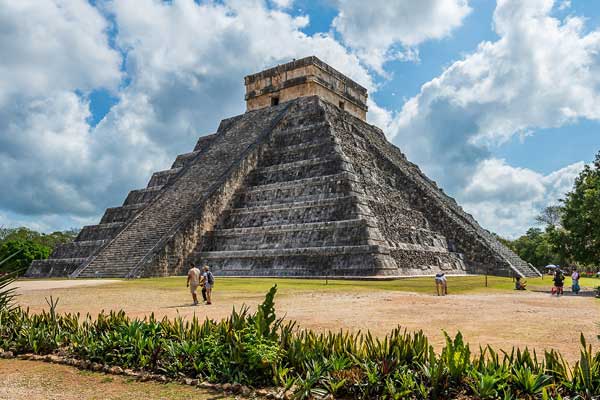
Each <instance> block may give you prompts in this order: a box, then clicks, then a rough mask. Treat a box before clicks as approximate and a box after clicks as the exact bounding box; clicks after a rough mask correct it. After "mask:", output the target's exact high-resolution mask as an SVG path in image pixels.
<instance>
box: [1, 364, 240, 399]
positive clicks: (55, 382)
mask: <svg viewBox="0 0 600 400" xmlns="http://www.w3.org/2000/svg"><path fill="white" fill-rule="evenodd" d="M0 376H1V377H2V379H0V399H2V400H4V399H6V400H83V399H86V400H88V399H89V400H91V399H98V400H100V399H122V400H129V399H149V400H158V399H174V400H183V399H190V400H191V399H194V400H209V399H210V400H212V399H229V397H225V396H223V395H216V394H211V393H208V392H206V391H202V390H200V389H195V388H191V387H189V386H184V385H180V384H167V385H164V384H159V383H154V382H144V383H142V382H135V381H132V380H131V379H129V378H126V377H122V376H115V375H105V374H101V373H93V372H88V371H79V370H77V369H75V368H71V367H67V366H64V365H56V364H48V363H44V362H33V361H21V360H0Z"/></svg>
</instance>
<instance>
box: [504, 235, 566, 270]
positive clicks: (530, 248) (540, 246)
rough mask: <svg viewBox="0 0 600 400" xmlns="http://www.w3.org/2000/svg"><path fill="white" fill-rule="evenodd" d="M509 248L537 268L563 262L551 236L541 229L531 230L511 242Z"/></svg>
mask: <svg viewBox="0 0 600 400" xmlns="http://www.w3.org/2000/svg"><path fill="white" fill-rule="evenodd" d="M508 247H510V248H511V250H513V251H514V252H515V253H517V254H518V255H519V257H521V258H522V259H523V260H525V261H527V262H529V263H531V264H533V265H534V266H536V267H543V266H546V265H548V264H557V263H560V262H561V256H560V254H558V253H557V252H556V251H554V247H553V244H552V242H551V241H550V236H549V234H548V233H547V232H543V231H542V230H541V229H539V228H530V229H529V230H528V231H527V233H525V235H523V236H521V237H520V238H518V239H516V240H513V241H511V242H509V243H508Z"/></svg>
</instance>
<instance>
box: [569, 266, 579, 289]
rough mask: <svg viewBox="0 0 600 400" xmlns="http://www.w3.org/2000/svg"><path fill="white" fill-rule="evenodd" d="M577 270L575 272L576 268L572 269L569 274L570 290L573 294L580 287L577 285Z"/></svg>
mask: <svg viewBox="0 0 600 400" xmlns="http://www.w3.org/2000/svg"><path fill="white" fill-rule="evenodd" d="M580 277H581V276H580V275H579V272H577V268H575V269H573V273H572V274H571V281H572V282H571V291H572V292H573V293H575V294H579V291H580V290H581V288H580V287H579V278H580Z"/></svg>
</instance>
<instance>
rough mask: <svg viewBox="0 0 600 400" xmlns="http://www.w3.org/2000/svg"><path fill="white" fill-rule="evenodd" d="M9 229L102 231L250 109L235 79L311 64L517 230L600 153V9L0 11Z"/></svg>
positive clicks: (94, 7) (442, 180)
mask: <svg viewBox="0 0 600 400" xmlns="http://www.w3.org/2000/svg"><path fill="white" fill-rule="evenodd" d="M0 24H2V25H3V26H4V27H5V29H4V30H3V32H2V33H1V35H3V36H4V37H3V38H2V40H0V71H2V72H3V74H2V75H1V76H0V88H4V89H3V90H2V92H0V166H2V168H0V179H2V181H3V182H4V185H5V189H6V190H4V191H3V194H0V225H2V224H3V225H9V226H16V225H27V226H30V227H32V228H35V229H40V230H44V231H50V230H55V229H66V228H70V227H77V226H81V225H84V224H92V223H96V222H97V220H98V219H99V216H100V215H101V214H102V212H103V210H104V209H105V208H106V207H109V206H116V205H119V204H120V203H121V202H122V201H123V199H124V197H125V196H126V194H127V192H128V191H129V190H131V189H133V188H136V187H143V186H145V184H146V182H147V179H148V178H149V177H150V175H151V173H152V172H153V171H156V170H161V169H166V168H168V167H169V165H170V164H171V162H172V160H173V159H174V157H175V156H176V155H177V154H179V153H184V152H187V151H189V150H190V149H191V147H192V146H193V144H194V142H195V141H196V139H197V137H198V136H200V135H204V134H208V133H211V132H212V131H214V130H215V129H216V127H217V126H218V123H219V121H220V120H221V119H223V118H227V117H230V116H232V115H236V114H239V113H241V112H243V110H244V103H243V87H242V77H243V76H244V75H245V74H249V73H252V72H256V71H258V70H260V69H262V68H265V67H268V66H272V65H275V64H277V63H280V62H285V61H288V60H290V59H291V58H299V57H303V56H306V55H311V54H314V55H317V56H319V57H320V58H322V59H323V60H324V61H326V62H328V63H330V64H332V65H333V66H334V67H336V68H337V69H339V70H341V71H342V72H344V73H346V74H348V75H349V76H351V77H352V78H353V79H355V80H357V81H359V82H360V83H361V84H363V85H365V86H367V87H368V88H369V92H370V100H371V103H370V112H369V116H368V118H369V121H370V122H371V123H374V124H376V125H378V126H380V127H381V128H382V129H384V131H385V132H386V134H387V136H388V139H389V140H390V141H392V142H393V143H394V144H396V145H397V146H399V147H400V148H401V149H402V151H403V152H405V154H406V155H407V157H408V158H409V159H410V160H412V161H415V162H416V163H418V164H419V165H420V166H421V168H422V169H423V170H424V171H425V172H426V173H427V174H428V175H429V176H430V177H431V178H433V179H434V180H436V181H437V182H438V183H439V184H440V186H442V187H443V188H444V190H445V191H446V192H447V193H449V194H451V195H452V196H453V197H455V198H456V199H457V200H458V201H459V203H461V204H462V205H463V207H464V208H465V209H466V210H467V211H469V212H471V213H472V214H473V215H474V216H475V217H476V218H477V219H478V220H479V221H480V223H481V224H482V225H483V226H484V227H486V228H488V229H490V230H493V231H496V232H499V233H500V234H502V235H505V236H509V237H515V236H518V235H520V234H522V233H524V231H525V230H526V229H527V228H528V227H529V226H531V225H532V224H533V223H534V217H535V215H536V214H537V213H538V212H539V211H540V209H542V208H543V207H545V206H547V205H549V204H553V203H556V202H557V201H558V199H559V198H560V197H561V196H563V195H564V193H565V192H566V191H567V190H569V188H570V187H571V185H572V182H573V179H574V177H575V176H576V175H577V173H578V172H579V171H580V170H581V168H582V167H583V165H584V163H589V162H590V161H592V160H593V158H594V155H595V154H596V153H597V152H598V151H599V150H600V133H599V129H598V128H599V122H598V121H600V57H598V56H597V54H600V33H599V32H600V31H599V28H600V4H597V3H596V2H592V1H583V0H572V1H565V0H556V1H552V0H529V1H527V2H523V1H521V0H498V2H495V1H492V0H422V1H419V2H414V1H412V0H386V1H384V0H372V1H370V2H364V1H359V0H343V1H342V0H339V1H338V0H323V1H311V0H296V1H293V0H264V1H261V0H248V1H241V0H223V1H218V2H208V1H197V2H194V1H193V0H173V1H169V2H160V1H154V0H137V1H133V0H124V1H120V2H105V1H101V0H98V1H94V2H87V1H85V0H73V1H71V2H67V3H65V4H63V5H62V6H59V5H58V2H56V1H52V0H44V1H40V2H34V3H20V4H17V3H14V2H13V3H7V4H6V5H5V6H3V7H2V8H1V9H0Z"/></svg>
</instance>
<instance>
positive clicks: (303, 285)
mask: <svg viewBox="0 0 600 400" xmlns="http://www.w3.org/2000/svg"><path fill="white" fill-rule="evenodd" d="M485 280H486V279H485V276H480V275H477V276H449V277H448V290H449V292H450V293H451V294H462V293H475V292H485V291H489V290H494V291H512V290H513V289H514V281H513V279H511V278H502V277H497V276H488V278H487V285H488V286H487V287H486V286H485ZM184 282H185V277H169V278H147V279H138V280H131V281H125V282H124V283H119V286H121V287H122V285H128V286H131V287H132V289H133V288H140V289H141V288H154V289H163V290H169V289H173V290H181V286H182V284H183V283H184ZM527 283H528V286H527V287H528V288H529V289H530V290H535V291H544V290H546V291H549V290H550V288H551V286H552V277H550V276H544V278H543V279H542V278H528V279H527ZM274 284H277V286H278V288H279V293H280V294H286V293H292V292H298V291H340V292H349V291H357V292H359V291H361V292H364V291H378V290H391V291H404V292H415V293H433V292H434V291H435V285H434V280H433V278H432V277H416V278H405V279H396V280H388V281H366V280H329V281H328V282H327V283H326V282H325V280H324V279H322V280H321V279H289V278H288V279H286V278H225V277H218V276H217V277H216V288H218V290H219V291H224V292H241V293H246V294H253V293H256V294H264V293H266V292H267V291H268V290H269V288H270V287H271V286H273V285H274ZM570 285H571V279H569V278H567V279H566V280H565V288H567V289H568V287H569V286H570ZM580 285H581V287H582V288H583V289H584V288H595V287H597V286H600V279H596V278H581V281H580ZM584 290H585V289H584Z"/></svg>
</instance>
